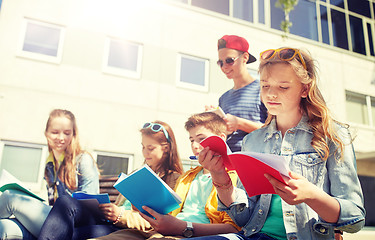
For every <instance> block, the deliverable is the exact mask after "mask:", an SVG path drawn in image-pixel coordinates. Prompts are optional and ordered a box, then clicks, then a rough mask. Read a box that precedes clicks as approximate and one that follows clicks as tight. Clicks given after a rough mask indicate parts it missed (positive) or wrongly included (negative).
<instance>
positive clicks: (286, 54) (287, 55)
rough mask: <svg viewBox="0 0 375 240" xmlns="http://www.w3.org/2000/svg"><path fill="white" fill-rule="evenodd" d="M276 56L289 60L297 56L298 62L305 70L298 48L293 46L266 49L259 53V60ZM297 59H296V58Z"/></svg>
mask: <svg viewBox="0 0 375 240" xmlns="http://www.w3.org/2000/svg"><path fill="white" fill-rule="evenodd" d="M275 56H277V57H278V58H279V59H280V60H282V61H290V60H292V59H294V58H295V57H296V56H298V58H299V62H300V63H301V64H302V65H303V67H304V68H305V70H307V67H306V63H305V60H304V59H303V57H302V54H301V53H300V51H299V50H298V49H295V48H280V49H268V50H266V51H263V52H261V53H260V59H261V60H270V59H272V58H274V57H275ZM297 60H298V59H297Z"/></svg>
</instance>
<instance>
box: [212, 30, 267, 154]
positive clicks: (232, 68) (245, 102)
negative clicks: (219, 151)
mask: <svg viewBox="0 0 375 240" xmlns="http://www.w3.org/2000/svg"><path fill="white" fill-rule="evenodd" d="M218 54H219V60H218V61H217V64H218V65H219V67H220V68H221V70H222V71H223V73H224V74H225V75H226V76H227V78H228V79H233V83H234V86H233V88H232V89H230V90H228V91H227V92H225V93H224V94H223V95H222V96H221V97H220V98H219V106H220V107H221V108H222V109H223V111H224V112H225V113H226V116H225V118H224V119H225V121H226V122H227V130H228V132H229V133H230V134H229V135H228V139H227V144H228V146H229V147H230V149H231V150H232V152H237V151H240V150H241V144H242V139H243V138H244V137H245V135H246V134H248V133H249V132H251V131H253V130H255V129H258V128H259V127H261V126H262V125H263V123H264V121H265V120H266V118H267V109H266V108H265V106H264V105H263V103H262V102H261V100H260V84H259V80H258V79H254V78H253V77H252V76H251V75H250V74H249V72H248V69H247V67H246V64H249V63H252V62H255V61H256V58H255V57H254V56H253V55H251V54H250V53H249V43H248V42H247V41H246V39H244V38H242V37H239V36H236V35H225V36H223V37H222V38H220V39H219V40H218ZM209 108H210V107H208V106H206V110H208V109H209Z"/></svg>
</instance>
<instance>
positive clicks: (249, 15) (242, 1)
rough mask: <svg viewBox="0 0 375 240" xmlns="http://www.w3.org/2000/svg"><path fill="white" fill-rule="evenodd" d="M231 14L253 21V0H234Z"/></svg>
mask: <svg viewBox="0 0 375 240" xmlns="http://www.w3.org/2000/svg"><path fill="white" fill-rule="evenodd" d="M233 16H234V17H235V18H240V19H243V20H246V21H249V22H253V0H234V1H233Z"/></svg>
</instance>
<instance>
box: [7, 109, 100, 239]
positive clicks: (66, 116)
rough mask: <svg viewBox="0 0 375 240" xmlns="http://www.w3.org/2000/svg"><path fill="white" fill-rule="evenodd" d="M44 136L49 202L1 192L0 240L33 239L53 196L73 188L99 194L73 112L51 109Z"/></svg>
mask: <svg viewBox="0 0 375 240" xmlns="http://www.w3.org/2000/svg"><path fill="white" fill-rule="evenodd" d="M44 135H45V137H46V139H47V143H48V150H49V156H48V158H47V161H46V165H45V172H44V178H45V180H46V182H47V189H48V201H49V202H48V204H49V205H47V204H46V203H44V202H42V201H40V200H38V199H36V198H34V197H31V196H29V195H27V194H25V193H23V192H20V191H18V190H6V191H4V192H3V193H2V194H1V196H0V218H1V220H0V239H36V237H38V235H39V232H40V230H41V228H42V225H43V222H44V221H45V219H46V217H47V215H48V213H49V211H50V210H51V206H50V205H53V204H54V202H55V201H56V199H58V198H59V197H62V196H67V195H68V196H70V195H71V193H72V192H76V191H82V192H86V193H91V194H97V193H99V171H98V169H97V166H96V163H95V160H94V159H93V158H92V156H91V155H90V154H89V153H87V152H85V151H83V150H82V149H81V146H80V143H79V138H78V128H77V123H76V119H75V116H74V115H73V113H71V112H70V111H68V110H62V109H55V110H53V111H52V112H51V113H50V115H49V118H48V121H47V124H46V129H45V132H44ZM20 167H22V166H20Z"/></svg>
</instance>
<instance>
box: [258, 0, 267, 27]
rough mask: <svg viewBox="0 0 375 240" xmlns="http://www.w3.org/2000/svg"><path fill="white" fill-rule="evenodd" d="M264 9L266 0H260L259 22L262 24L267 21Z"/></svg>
mask: <svg viewBox="0 0 375 240" xmlns="http://www.w3.org/2000/svg"><path fill="white" fill-rule="evenodd" d="M264 9H265V6H264V0H258V18H259V19H258V22H259V23H262V24H265V23H266V17H265V13H264V11H265V10H264Z"/></svg>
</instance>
